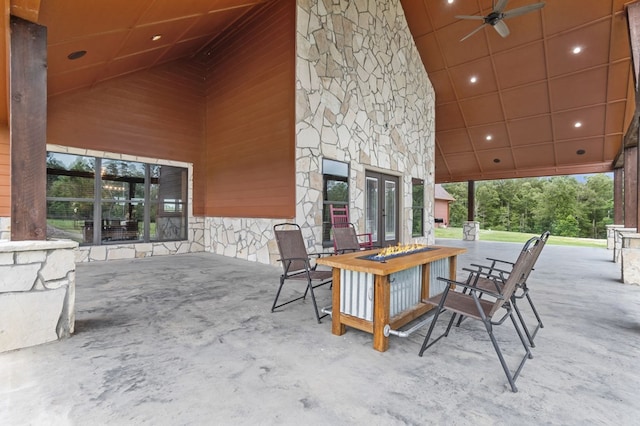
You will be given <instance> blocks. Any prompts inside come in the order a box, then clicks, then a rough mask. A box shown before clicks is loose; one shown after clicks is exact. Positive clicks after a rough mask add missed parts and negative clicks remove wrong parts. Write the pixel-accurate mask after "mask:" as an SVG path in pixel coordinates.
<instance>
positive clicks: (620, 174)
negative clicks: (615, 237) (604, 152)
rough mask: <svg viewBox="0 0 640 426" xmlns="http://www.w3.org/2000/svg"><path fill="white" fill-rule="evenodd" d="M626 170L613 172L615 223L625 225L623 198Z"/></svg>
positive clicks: (619, 169) (620, 169)
mask: <svg viewBox="0 0 640 426" xmlns="http://www.w3.org/2000/svg"><path fill="white" fill-rule="evenodd" d="M623 179H624V169H622V168H618V169H615V170H614V171H613V223H615V224H620V225H622V224H623V223H624V198H623V197H624V196H623V191H622V188H623Z"/></svg>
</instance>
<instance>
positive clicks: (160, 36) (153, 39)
mask: <svg viewBox="0 0 640 426" xmlns="http://www.w3.org/2000/svg"><path fill="white" fill-rule="evenodd" d="M161 38H162V34H156V35H154V36H152V37H151V41H158V40H160V39H161Z"/></svg>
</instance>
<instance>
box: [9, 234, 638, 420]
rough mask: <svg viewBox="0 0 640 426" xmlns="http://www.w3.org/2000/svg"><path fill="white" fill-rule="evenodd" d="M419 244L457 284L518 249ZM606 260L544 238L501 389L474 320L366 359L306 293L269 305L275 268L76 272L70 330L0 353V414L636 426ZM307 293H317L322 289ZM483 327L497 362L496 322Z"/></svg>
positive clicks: (627, 304) (623, 308) (631, 332)
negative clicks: (434, 249) (525, 327)
mask: <svg viewBox="0 0 640 426" xmlns="http://www.w3.org/2000/svg"><path fill="white" fill-rule="evenodd" d="M437 243H438V244H441V245H451V246H462V247H466V248H467V249H468V252H467V253H466V254H464V255H462V256H460V257H459V259H458V270H459V277H460V276H461V275H460V274H461V273H462V268H463V267H465V266H468V265H469V264H470V263H472V262H478V261H480V260H482V259H483V258H484V257H485V256H491V257H499V258H504V259H511V260H515V258H516V257H517V254H518V252H519V250H520V248H521V244H511V243H491V242H483V241H479V242H462V241H458V240H438V241H437ZM611 258H612V253H611V252H610V251H607V250H605V249H594V248H573V247H561V246H552V245H547V246H546V247H545V249H544V251H543V253H542V255H541V257H540V259H539V261H538V265H537V267H536V270H535V271H534V272H533V273H532V275H531V277H530V280H529V284H530V287H531V289H532V290H531V292H532V293H531V294H532V297H533V298H534V301H535V302H536V305H537V307H538V309H539V311H540V314H541V316H542V319H543V321H544V324H545V327H544V329H542V330H540V332H539V333H538V336H537V338H536V347H535V348H533V355H534V358H533V359H531V360H529V361H527V363H526V364H525V367H524V370H523V372H522V374H521V376H520V377H519V378H518V381H517V385H518V388H519V392H518V393H512V392H511V391H510V390H509V386H508V383H507V379H506V377H505V376H504V373H503V372H502V369H501V367H500V364H499V362H498V359H497V357H496V355H495V352H494V351H493V348H492V347H491V343H490V341H489V339H488V337H487V334H486V332H485V331H484V330H483V329H482V328H481V327H482V326H481V324H480V323H478V322H477V321H465V322H464V323H463V324H462V326H461V327H460V328H459V329H455V328H454V329H453V330H452V332H451V333H450V334H449V337H448V338H446V339H442V340H441V341H440V342H438V343H437V344H436V345H435V346H434V347H432V348H430V349H428V350H427V351H426V352H425V354H424V357H422V358H420V357H418V350H419V348H420V345H421V344H422V340H423V338H424V335H425V333H426V328H425V329H421V330H420V331H418V332H416V333H415V334H413V335H411V336H410V337H408V338H400V337H395V336H392V337H391V341H390V345H389V350H388V351H387V352H384V353H380V352H377V351H375V350H373V348H372V336H371V335H369V334H366V333H363V332H360V331H357V330H353V329H348V330H347V333H346V334H344V335H343V336H334V335H332V334H331V320H330V318H325V319H324V320H323V323H322V324H320V325H318V324H317V323H316V321H315V319H314V317H313V314H312V308H311V305H310V302H297V303H294V304H291V305H288V306H286V307H284V308H282V309H281V311H280V312H276V313H271V312H270V307H271V303H272V301H273V297H274V294H275V290H276V287H277V283H278V277H279V274H280V269H278V268H276V267H271V266H265V265H259V264H255V263H251V262H246V261H242V260H236V259H229V258H224V257H220V256H216V255H211V254H191V255H179V256H166V257H155V258H147V259H141V260H136V261H113V262H104V263H91V264H81V265H78V269H77V290H76V292H77V294H76V309H77V315H76V320H77V322H76V334H75V335H74V336H73V337H71V338H69V339H66V340H63V341H58V342H53V343H50V344H45V345H41V346H37V347H32V348H27V349H22V350H17V351H13V352H8V353H3V354H0V424H1V425H27V424H33V425H101V424H111V425H128V424H149V425H228V424H229V425H238V424H252V425H256V424H260V425H262V424H265V425H270V424H296V425H400V424H409V425H424V424H447V425H449V424H470V425H478V424H491V425H493V424H505V425H507V424H508V425H513V424H562V425H584V424H603V425H609V424H610V425H631V424H638V419H640V366H639V365H638V364H639V362H640V287H638V286H631V285H624V284H621V282H620V268H619V266H618V265H616V264H614V263H613V262H612V261H611ZM285 288H286V287H285ZM317 296H318V299H319V303H320V305H322V306H326V305H328V304H329V303H330V300H331V299H330V290H329V289H328V288H322V289H319V290H318V291H317ZM521 306H523V310H524V311H526V312H527V313H528V312H529V310H528V309H527V306H526V304H523V305H521ZM439 323H440V322H439ZM440 325H444V322H442V323H440ZM496 333H497V335H498V339H499V342H500V344H501V345H502V348H503V351H504V352H505V354H506V355H507V361H508V362H509V361H511V364H512V365H513V364H514V360H515V358H514V357H512V356H511V355H514V356H515V355H520V354H521V353H523V350H522V347H521V346H520V347H518V344H519V343H518V342H517V337H516V336H515V334H514V331H513V327H512V326H511V325H510V324H508V323H505V325H503V326H500V327H497V328H496Z"/></svg>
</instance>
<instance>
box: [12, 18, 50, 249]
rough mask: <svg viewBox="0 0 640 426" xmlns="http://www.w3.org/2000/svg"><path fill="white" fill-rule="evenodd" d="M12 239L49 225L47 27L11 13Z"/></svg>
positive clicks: (36, 235)
mask: <svg viewBox="0 0 640 426" xmlns="http://www.w3.org/2000/svg"><path fill="white" fill-rule="evenodd" d="M10 48H11V56H10V57H11V67H10V79H11V87H10V98H11V103H10V108H11V110H10V111H11V113H10V116H11V239H12V240H13V241H25V240H44V239H46V236H47V235H46V234H47V232H46V230H47V210H46V209H47V204H46V183H47V172H46V162H47V143H46V142H47V29H46V27H43V26H41V25H37V24H33V23H31V22H28V21H25V20H23V19H20V18H16V17H13V16H12V17H11V47H10Z"/></svg>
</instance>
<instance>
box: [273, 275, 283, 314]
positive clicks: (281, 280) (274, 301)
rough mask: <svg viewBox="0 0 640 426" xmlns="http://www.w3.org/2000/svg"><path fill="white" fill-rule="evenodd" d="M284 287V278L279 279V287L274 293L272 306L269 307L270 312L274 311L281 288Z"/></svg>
mask: <svg viewBox="0 0 640 426" xmlns="http://www.w3.org/2000/svg"><path fill="white" fill-rule="evenodd" d="M283 285H284V277H280V286H279V287H278V291H277V292H276V298H275V299H274V300H273V306H271V312H273V311H274V310H275V309H276V304H277V303H278V297H280V291H282V286H283Z"/></svg>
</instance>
